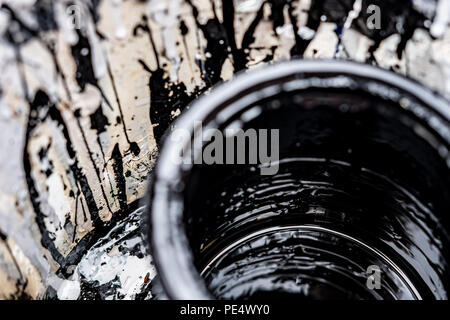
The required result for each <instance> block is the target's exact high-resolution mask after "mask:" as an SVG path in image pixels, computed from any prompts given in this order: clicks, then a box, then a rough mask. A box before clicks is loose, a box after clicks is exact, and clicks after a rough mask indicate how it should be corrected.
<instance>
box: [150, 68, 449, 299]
mask: <svg viewBox="0 0 450 320" xmlns="http://www.w3.org/2000/svg"><path fill="white" fill-rule="evenodd" d="M449 119H450V109H449V104H448V102H447V101H446V100H444V99H442V98H440V97H438V96H436V95H435V94H434V93H432V92H431V91H429V90H427V89H426V88H423V87H421V86H420V85H418V84H417V83H415V82H412V81H410V80H408V79H406V78H402V77H400V76H398V75H395V74H392V73H390V72H387V71H383V70H380V69H377V68H374V67H371V66H367V65H364V66H363V65H359V64H355V63H348V62H338V61H291V62H287V63H282V64H278V65H274V66H270V67H268V68H266V69H260V70H257V71H252V72H249V73H247V74H242V75H240V76H237V77H236V79H234V80H232V81H230V82H229V83H226V84H223V85H221V86H219V87H217V88H215V89H214V90H213V91H212V92H211V93H210V94H209V95H207V96H204V97H202V98H201V99H199V101H197V102H196V103H195V104H194V105H193V106H192V107H191V108H190V110H189V111H188V112H186V113H185V114H184V115H182V116H181V118H180V119H179V121H177V123H176V126H175V129H177V128H179V129H180V128H182V129H184V130H187V131H188V132H190V137H189V139H184V140H183V139H180V140H178V141H174V140H171V139H169V138H168V139H166V142H165V144H164V146H163V149H162V151H161V155H160V159H159V162H158V165H157V167H156V170H155V173H154V178H153V182H152V184H151V188H150V196H149V202H150V204H151V209H150V213H149V214H150V215H151V226H150V228H149V236H150V239H151V245H152V252H153V256H154V259H155V262H156V265H157V268H158V272H159V275H160V277H161V283H162V286H163V289H164V291H165V293H166V294H167V295H168V297H169V298H176V299H201V298H219V299H257V298H271V299H276V298H279V299H289V298H295V299H298V298H302V299H443V298H447V297H448V292H449V290H450V276H449V274H450V269H449V262H450V238H449V231H450V216H449V212H450V201H449V199H450V169H449V166H450V154H449V147H450V126H449ZM196 121H201V123H202V125H203V130H205V129H206V128H216V129H219V130H221V132H225V131H226V129H227V128H230V127H239V128H241V129H242V130H244V131H245V130H248V129H255V130H259V129H267V130H275V129H278V130H279V131H278V132H279V145H278V147H279V148H278V150H277V152H278V153H279V157H278V158H279V159H278V160H277V161H276V163H272V165H276V167H277V170H276V172H274V173H273V174H261V169H262V168H263V167H265V166H267V164H264V163H262V164H261V163H258V164H235V165H232V164H205V163H199V164H189V163H188V161H186V162H184V163H179V162H175V161H172V160H171V159H173V157H174V155H179V154H182V151H183V150H186V148H187V146H188V145H189V146H191V143H192V141H193V140H194V139H195V136H196V134H197V133H196V128H195V122H196ZM225 144H226V143H225ZM206 145H207V143H206V144H205V145H203V146H202V147H203V148H201V149H200V150H197V151H195V150H194V158H196V157H198V156H199V155H201V152H203V151H204V150H205V146H206ZM235 151H236V150H235ZM238 151H239V150H238ZM271 151H275V150H274V149H273V148H272V150H271ZM226 152H227V150H225V148H224V153H226ZM245 152H247V154H246V159H250V153H251V152H253V151H252V145H251V144H248V145H247V148H246V151H245ZM225 157H226V154H225Z"/></svg>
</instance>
